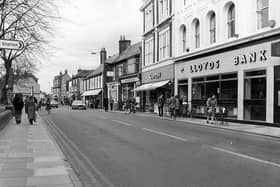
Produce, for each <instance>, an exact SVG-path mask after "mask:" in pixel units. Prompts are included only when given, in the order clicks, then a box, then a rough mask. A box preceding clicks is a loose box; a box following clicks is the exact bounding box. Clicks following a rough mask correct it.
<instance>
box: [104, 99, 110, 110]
mask: <svg viewBox="0 0 280 187" xmlns="http://www.w3.org/2000/svg"><path fill="white" fill-rule="evenodd" d="M103 104H104V109H105V112H108V104H109V102H108V98H107V97H105V98H104V99H103Z"/></svg>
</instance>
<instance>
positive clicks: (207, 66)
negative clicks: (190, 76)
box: [182, 60, 220, 73]
mask: <svg viewBox="0 0 280 187" xmlns="http://www.w3.org/2000/svg"><path fill="white" fill-rule="evenodd" d="M219 68H220V60H217V61H211V62H204V63H200V64H194V65H191V66H190V72H191V73H198V72H202V71H208V70H214V69H219ZM183 71H184V70H183V69H182V72H183Z"/></svg>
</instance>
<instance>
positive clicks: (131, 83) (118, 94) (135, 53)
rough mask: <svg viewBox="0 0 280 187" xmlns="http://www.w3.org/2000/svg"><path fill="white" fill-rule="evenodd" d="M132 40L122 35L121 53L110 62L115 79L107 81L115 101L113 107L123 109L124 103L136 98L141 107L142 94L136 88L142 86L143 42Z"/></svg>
mask: <svg viewBox="0 0 280 187" xmlns="http://www.w3.org/2000/svg"><path fill="white" fill-rule="evenodd" d="M130 43H131V42H130V40H125V38H124V37H121V39H120V41H119V54H118V55H116V56H115V57H114V60H113V61H112V62H110V63H109V64H110V66H111V67H112V74H113V75H114V76H113V80H112V81H111V82H108V83H107V87H108V98H109V99H110V100H111V102H112V101H113V109H118V110H122V109H123V107H124V103H126V102H127V101H128V100H129V99H131V98H135V100H136V102H137V103H138V105H137V108H138V109H139V108H140V95H139V94H137V92H136V91H135V88H136V87H137V86H140V83H141V82H140V76H139V70H140V65H141V63H140V60H141V57H140V56H141V46H142V43H141V42H139V43H136V44H134V45H130Z"/></svg>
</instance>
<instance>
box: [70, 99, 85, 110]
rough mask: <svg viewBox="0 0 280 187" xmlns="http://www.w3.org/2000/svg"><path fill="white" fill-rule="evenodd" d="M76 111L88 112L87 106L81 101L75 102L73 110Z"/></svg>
mask: <svg viewBox="0 0 280 187" xmlns="http://www.w3.org/2000/svg"><path fill="white" fill-rule="evenodd" d="M75 109H80V110H86V109H87V108H86V105H85V104H84V103H83V101H81V100H75V101H73V103H72V110H75Z"/></svg>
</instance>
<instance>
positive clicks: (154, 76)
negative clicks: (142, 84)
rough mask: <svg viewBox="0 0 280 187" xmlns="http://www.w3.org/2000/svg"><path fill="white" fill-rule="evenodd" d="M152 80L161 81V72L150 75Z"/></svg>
mask: <svg viewBox="0 0 280 187" xmlns="http://www.w3.org/2000/svg"><path fill="white" fill-rule="evenodd" d="M149 78H150V79H151V80H159V79H161V72H153V73H151V74H150V75H149Z"/></svg>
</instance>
